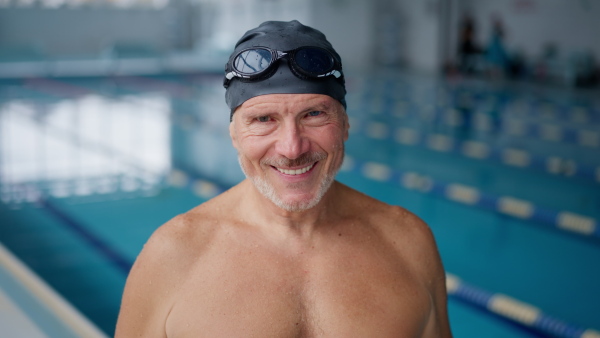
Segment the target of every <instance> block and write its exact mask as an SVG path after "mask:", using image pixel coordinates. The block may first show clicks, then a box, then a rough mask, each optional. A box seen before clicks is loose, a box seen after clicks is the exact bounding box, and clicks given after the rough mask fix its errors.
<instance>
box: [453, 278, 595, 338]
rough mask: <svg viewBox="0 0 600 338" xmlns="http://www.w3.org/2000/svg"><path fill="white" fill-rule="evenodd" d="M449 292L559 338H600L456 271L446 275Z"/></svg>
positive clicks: (455, 296)
mask: <svg viewBox="0 0 600 338" xmlns="http://www.w3.org/2000/svg"><path fill="white" fill-rule="evenodd" d="M446 289H447V290H448V296H449V297H454V298H457V299H460V300H462V301H464V302H466V303H469V304H472V305H476V306H477V307H479V308H483V309H486V310H487V311H489V312H491V313H493V314H496V315H499V316H501V317H503V318H506V319H509V320H510V321H513V322H516V323H518V324H520V325H523V326H525V327H527V328H530V329H533V330H535V331H537V332H541V333H544V334H545V335H549V336H551V337H559V338H600V332H598V331H597V330H595V329H590V328H584V327H581V326H578V325H575V324H571V323H567V322H565V321H563V320H560V319H558V318H556V317H553V316H550V315H547V314H545V313H543V312H542V311H541V310H540V309H538V308H537V307H535V306H533V305H531V304H527V303H524V302H522V301H519V300H517V299H514V298H512V297H509V296H507V295H504V294H501V293H491V292H488V291H486V290H483V289H481V288H479V287H476V286H473V285H469V284H467V283H465V282H463V281H461V280H460V278H458V277H457V276H455V275H452V274H447V275H446Z"/></svg>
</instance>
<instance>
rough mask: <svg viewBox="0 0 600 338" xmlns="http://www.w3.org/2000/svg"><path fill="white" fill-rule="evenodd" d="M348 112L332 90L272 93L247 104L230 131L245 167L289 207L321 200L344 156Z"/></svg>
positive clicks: (263, 190)
mask: <svg viewBox="0 0 600 338" xmlns="http://www.w3.org/2000/svg"><path fill="white" fill-rule="evenodd" d="M348 128H349V125H348V118H347V116H346V112H345V111H344V108H343V107H342V105H341V104H340V103H339V102H338V101H337V100H335V99H333V98H331V97H329V96H327V95H319V94H269V95H261V96H256V97H254V98H252V99H250V100H248V101H246V102H244V104H242V105H241V106H240V107H239V108H238V109H237V110H236V112H235V114H234V115H233V121H232V123H231V124H230V126H229V132H230V135H231V139H232V141H233V146H234V147H235V148H236V149H237V151H238V158H239V161H240V165H241V167H242V170H243V171H244V173H245V174H246V176H247V177H248V178H249V179H250V180H251V181H252V182H253V183H254V185H255V186H256V188H257V189H258V190H259V191H260V192H261V193H262V194H263V195H264V196H266V197H267V198H268V199H269V200H271V202H273V203H274V204H276V205H277V206H279V207H280V208H283V209H285V210H288V211H301V210H306V209H309V208H312V207H313V206H315V205H316V204H317V203H318V202H319V200H320V199H321V197H323V195H324V194H325V192H326V191H327V189H328V188H329V186H330V185H331V183H332V182H333V180H334V178H335V174H336V173H337V171H338V170H339V168H340V166H341V164H342V160H343V158H344V141H346V140H347V138H348Z"/></svg>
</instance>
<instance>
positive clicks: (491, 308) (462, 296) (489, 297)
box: [169, 169, 600, 338]
mask: <svg viewBox="0 0 600 338" xmlns="http://www.w3.org/2000/svg"><path fill="white" fill-rule="evenodd" d="M169 183H170V184H171V185H173V186H175V187H178V188H187V189H190V190H192V191H193V192H194V193H195V194H196V195H198V196H200V197H202V198H205V199H209V198H212V197H214V196H216V195H218V194H220V193H222V192H223V191H225V190H227V189H228V185H225V184H223V183H215V182H213V181H211V180H210V179H209V178H207V177H206V176H203V175H196V174H195V173H188V172H186V171H185V170H181V169H173V171H172V172H171V175H170V177H169ZM446 288H447V290H448V296H449V297H454V298H456V299H459V300H461V301H463V302H466V303H468V304H471V305H475V306H477V307H478V308H480V309H482V310H483V311H485V312H488V313H492V314H494V315H498V316H501V317H502V318H504V319H506V320H508V321H509V322H511V323H515V324H518V325H519V326H522V327H523V329H527V330H533V331H535V332H538V333H543V334H545V335H548V334H551V335H553V336H554V337H559V338H600V333H598V332H597V331H596V330H594V329H586V328H582V327H580V326H578V325H575V324H570V323H567V322H565V321H563V320H560V319H558V318H556V317H553V316H550V315H546V314H544V313H542V312H541V311H540V310H539V309H538V308H536V307H534V306H533V305H530V304H527V303H524V302H521V301H519V300H517V299H515V298H512V297H510V296H507V295H504V294H500V293H495V294H494V293H491V292H488V291H485V290H483V289H481V288H479V287H476V286H473V285H470V284H467V283H464V282H463V281H461V279H460V278H459V277H457V276H456V275H453V274H450V273H446Z"/></svg>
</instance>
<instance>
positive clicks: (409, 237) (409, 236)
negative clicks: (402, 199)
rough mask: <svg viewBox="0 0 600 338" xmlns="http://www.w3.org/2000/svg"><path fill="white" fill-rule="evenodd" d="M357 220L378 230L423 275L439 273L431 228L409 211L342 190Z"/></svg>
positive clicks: (352, 190) (350, 189)
mask: <svg viewBox="0 0 600 338" xmlns="http://www.w3.org/2000/svg"><path fill="white" fill-rule="evenodd" d="M342 189H343V192H344V195H345V196H346V198H347V201H345V203H347V204H348V205H350V206H351V208H348V209H351V210H353V211H352V212H353V213H355V215H353V217H356V218H361V219H362V220H363V223H365V224H369V225H370V226H371V227H373V228H375V229H376V230H377V231H378V232H379V233H380V234H381V237H382V238H384V239H385V240H386V241H389V242H390V244H391V245H392V246H393V247H394V248H395V250H396V251H397V253H398V254H400V255H401V256H402V257H406V258H407V259H408V261H409V262H414V264H413V265H414V266H415V269H420V270H422V271H420V272H421V273H427V272H429V274H430V275H431V274H434V275H435V274H439V269H440V266H441V265H440V264H438V262H439V255H438V251H437V245H436V243H435V238H434V236H433V233H432V231H431V229H430V228H429V226H428V225H427V224H426V223H425V222H424V221H423V220H422V219H421V218H419V217H418V216H417V215H415V214H414V213H412V212H410V211H408V210H407V209H405V208H403V207H401V206H397V205H390V204H388V203H385V202H382V201H380V200H377V199H375V198H372V197H370V196H367V195H365V194H363V193H361V192H358V191H356V190H354V189H352V188H349V187H345V186H343V187H342ZM427 270H429V271H427Z"/></svg>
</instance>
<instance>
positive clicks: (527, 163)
mask: <svg viewBox="0 0 600 338" xmlns="http://www.w3.org/2000/svg"><path fill="white" fill-rule="evenodd" d="M350 118H351V125H352V128H351V130H350V131H351V133H353V134H359V135H364V136H366V137H368V138H370V139H373V140H377V141H384V142H385V141H393V142H395V143H398V144H401V145H404V146H419V147H422V148H426V149H429V150H433V151H436V152H440V153H454V154H458V155H461V156H463V157H467V158H471V159H477V160H493V161H496V162H500V163H502V164H504V165H507V166H511V167H516V168H522V169H526V168H532V169H536V170H541V171H544V172H547V173H550V174H553V175H557V176H561V177H567V178H568V177H580V178H583V179H586V180H591V181H594V182H596V183H600V165H598V166H593V165H587V164H583V163H578V161H576V160H574V159H572V158H566V157H564V156H558V155H556V156H555V155H547V156H543V155H536V154H533V153H531V152H530V151H527V150H525V149H520V148H515V147H501V146H495V145H492V144H490V143H489V142H485V141H478V140H469V139H467V140H462V141H461V140H458V139H457V138H455V137H452V136H448V135H445V134H442V133H422V132H420V131H418V130H416V129H413V128H409V127H398V128H396V129H393V127H391V126H390V125H389V124H386V123H383V122H375V121H361V122H362V123H352V117H350ZM598 138H599V140H600V134H599V135H598ZM589 151H590V152H594V151H595V152H597V153H598V154H600V150H589ZM599 156H600V155H599Z"/></svg>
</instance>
